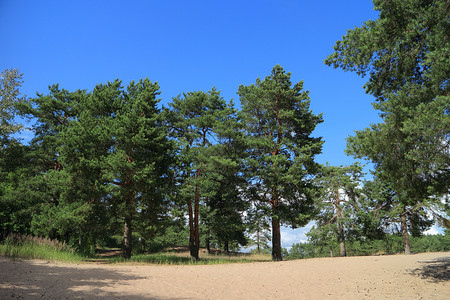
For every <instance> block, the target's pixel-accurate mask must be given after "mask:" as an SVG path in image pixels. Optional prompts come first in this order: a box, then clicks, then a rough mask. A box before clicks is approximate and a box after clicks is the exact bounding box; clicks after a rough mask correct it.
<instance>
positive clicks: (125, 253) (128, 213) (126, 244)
mask: <svg viewBox="0 0 450 300" xmlns="http://www.w3.org/2000/svg"><path fill="white" fill-rule="evenodd" d="M132 200H133V194H132V193H131V192H130V194H129V195H128V198H127V199H126V200H125V222H124V224H123V246H122V257H123V258H126V259H129V258H130V257H131V249H132V242H131V233H132V228H131V221H132Z"/></svg>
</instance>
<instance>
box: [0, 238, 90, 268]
mask: <svg viewBox="0 0 450 300" xmlns="http://www.w3.org/2000/svg"><path fill="white" fill-rule="evenodd" d="M0 255H3V256H7V257H11V258H12V259H17V258H22V259H43V260H51V261H64V262H81V261H83V260H84V259H85V257H84V256H81V255H80V254H78V253H76V252H75V251H74V250H73V249H71V248H70V247H68V246H67V245H66V244H65V243H61V242H59V241H57V240H50V239H47V238H40V237H32V236H21V235H17V234H10V235H9V236H8V237H7V238H6V240H5V241H4V243H3V244H0Z"/></svg>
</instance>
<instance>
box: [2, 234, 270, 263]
mask: <svg viewBox="0 0 450 300" xmlns="http://www.w3.org/2000/svg"><path fill="white" fill-rule="evenodd" d="M116 252H117V250H116ZM0 255H2V256H7V257H11V258H12V259H17V258H21V259H43V260H50V261H62V262H72V263H80V262H97V263H150V264H163V265H213V264H229V263H249V262H264V261H271V257H270V255H264V254H260V255H258V254H232V255H226V254H212V255H208V254H206V253H204V251H201V252H200V259H199V260H192V259H191V258H190V257H189V252H188V251H181V252H180V251H166V252H159V253H150V254H136V255H133V256H132V257H131V258H130V259H123V258H122V257H120V256H117V255H116V256H101V255H97V256H95V257H94V258H87V257H84V256H82V255H80V254H78V253H77V252H76V251H74V250H73V249H71V248H70V247H69V246H68V245H67V244H65V243H64V242H59V241H57V240H50V239H47V238H40V237H32V236H22V235H18V234H10V235H9V236H8V237H7V238H6V239H5V240H4V241H3V243H2V244H0Z"/></svg>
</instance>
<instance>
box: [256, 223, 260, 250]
mask: <svg viewBox="0 0 450 300" xmlns="http://www.w3.org/2000/svg"><path fill="white" fill-rule="evenodd" d="M259 244H260V237H259V228H258V229H257V231H256V247H257V248H258V254H261V247H260V245H259Z"/></svg>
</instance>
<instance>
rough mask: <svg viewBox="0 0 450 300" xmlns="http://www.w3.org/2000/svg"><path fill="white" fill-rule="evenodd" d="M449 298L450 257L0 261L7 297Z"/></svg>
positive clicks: (0, 293) (0, 292) (0, 291)
mask: <svg viewBox="0 0 450 300" xmlns="http://www.w3.org/2000/svg"><path fill="white" fill-rule="evenodd" d="M14 298H15V299H38V298H39V299H98V298H100V299H102V298H103V299H408V298H409V299H450V252H441V253H423V254H416V255H410V256H405V255H392V256H371V257H344V258H320V259H307V260H296V261H284V262H267V263H248V264H227V265H206V266H161V265H144V264H115V265H104V264H92V263H90V264H88V263H86V264H78V265H76V264H65V263H51V262H46V261H41V260H22V261H12V260H10V259H8V258H4V257H0V299H14Z"/></svg>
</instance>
